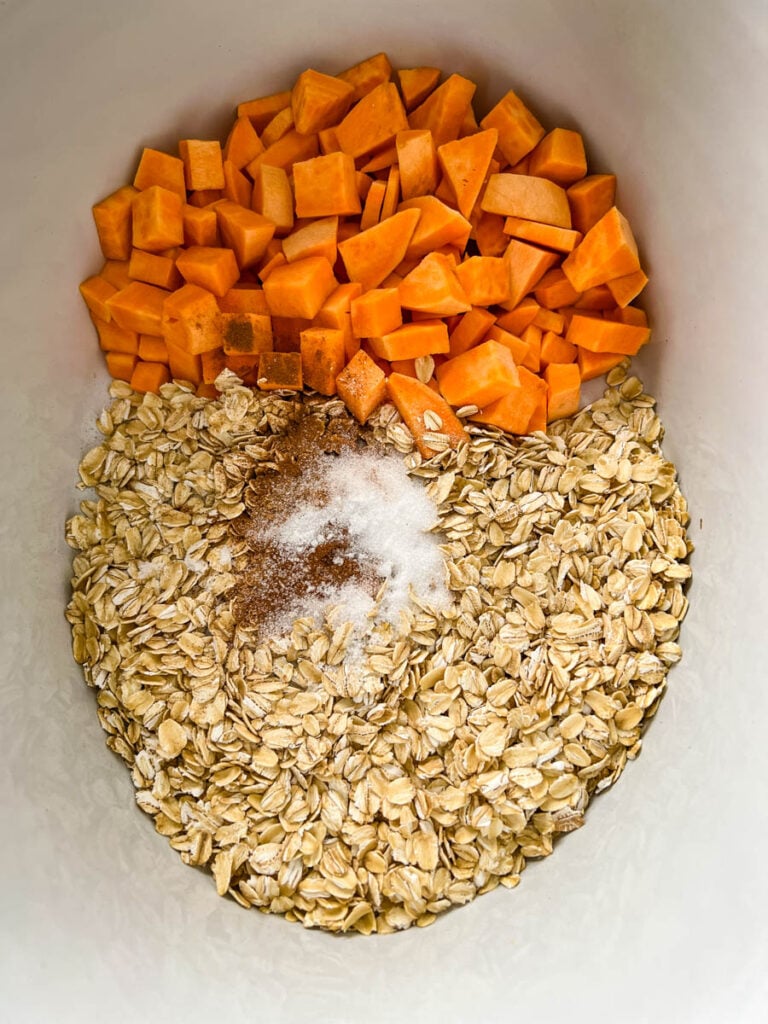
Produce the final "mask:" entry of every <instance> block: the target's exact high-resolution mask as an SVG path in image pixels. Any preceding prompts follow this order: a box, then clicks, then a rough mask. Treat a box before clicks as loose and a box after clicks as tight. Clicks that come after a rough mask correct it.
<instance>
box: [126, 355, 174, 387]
mask: <svg viewBox="0 0 768 1024" xmlns="http://www.w3.org/2000/svg"><path fill="white" fill-rule="evenodd" d="M170 379H171V374H170V372H169V370H168V367H167V366H166V365H165V363H144V362H141V360H139V362H137V363H136V365H135V367H134V370H133V373H132V374H131V379H130V385H131V387H132V388H133V390H134V391H139V392H144V393H145V392H147V391H153V392H154V393H155V394H157V393H158V392H159V391H160V388H161V387H162V386H163V384H168V383H169V381H170Z"/></svg>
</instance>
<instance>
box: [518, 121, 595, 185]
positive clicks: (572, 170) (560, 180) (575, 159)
mask: <svg viewBox="0 0 768 1024" xmlns="http://www.w3.org/2000/svg"><path fill="white" fill-rule="evenodd" d="M529 159H530V163H529V165H528V168H529V169H528V173H529V174H533V175H537V176H538V177H541V178H549V179H550V181H554V182H556V183H557V184H558V185H562V186H564V187H567V186H568V185H573V183H574V182H576V181H579V180H580V179H581V178H583V177H584V175H585V174H586V173H587V156H586V153H585V152H584V140H583V139H582V137H581V135H580V134H579V132H574V131H570V130H569V129H568V128H553V129H552V131H551V132H549V133H548V134H547V135H545V136H544V138H543V139H542V140H541V142H540V143H539V144H538V145H537V146H536V148H535V149H534V150H533V152H532V153H531V155H530V158H529Z"/></svg>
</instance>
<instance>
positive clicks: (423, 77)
mask: <svg viewBox="0 0 768 1024" xmlns="http://www.w3.org/2000/svg"><path fill="white" fill-rule="evenodd" d="M397 78H398V81H399V82H400V93H401V95H402V97H403V103H404V104H405V109H406V110H413V109H414V107H418V106H419V104H420V103H423V102H424V100H425V99H426V98H427V96H429V94H430V93H431V92H433V91H434V90H435V89H436V88H437V83H438V82H439V81H440V68H432V67H426V66H424V67H418V68H400V70H399V71H398V72H397Z"/></svg>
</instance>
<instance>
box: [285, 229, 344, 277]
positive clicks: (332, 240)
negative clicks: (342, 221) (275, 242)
mask: <svg viewBox="0 0 768 1024" xmlns="http://www.w3.org/2000/svg"><path fill="white" fill-rule="evenodd" d="M338 233H339V218H338V217H323V218H321V219H320V220H311V221H309V223H308V224H304V225H303V227H300V228H296V229H295V230H294V231H292V232H291V234H290V235H286V236H285V238H284V239H283V252H284V253H285V258H286V259H287V260H288V262H289V263H295V262H296V260H302V259H306V258H307V257H309V256H322V257H323V258H324V259H326V260H328V262H329V263H330V264H331V266H333V264H334V263H335V262H336V248H337V238H338Z"/></svg>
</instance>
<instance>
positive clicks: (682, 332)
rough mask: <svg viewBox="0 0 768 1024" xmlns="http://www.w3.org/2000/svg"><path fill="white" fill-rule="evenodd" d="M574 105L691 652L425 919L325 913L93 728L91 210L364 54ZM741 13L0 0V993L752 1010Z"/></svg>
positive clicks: (747, 98) (761, 61)
mask: <svg viewBox="0 0 768 1024" xmlns="http://www.w3.org/2000/svg"><path fill="white" fill-rule="evenodd" d="M380 49H386V50H388V51H389V53H390V55H391V57H392V59H393V62H394V63H395V64H400V65H401V66H412V65H414V64H420V63H424V64H438V65H441V66H442V67H444V68H445V69H447V70H448V71H453V70H456V71H459V72H463V73H465V74H468V75H469V76H470V77H473V78H475V79H476V80H477V81H478V82H479V90H478V96H479V100H480V105H481V106H487V105H488V104H489V103H491V102H494V101H495V100H496V99H497V98H498V97H499V96H500V95H501V94H502V93H503V92H505V91H506V90H507V89H508V88H510V87H512V86H514V87H515V88H516V89H519V91H520V92H521V93H522V94H523V96H524V97H525V98H526V99H527V100H528V102H529V103H530V104H531V105H532V107H533V109H534V110H535V111H537V113H539V115H540V116H541V117H542V119H543V120H545V122H547V123H549V124H550V125H554V124H557V123H559V124H563V125H565V126H570V127H577V128H580V129H582V130H583V131H584V132H585V133H586V136H587V140H588V151H589V155H590V158H591V162H592V166H593V167H594V168H596V169H601V170H608V169H611V170H614V171H616V172H617V173H618V175H619V183H620V184H619V189H620V191H619V198H620V205H621V206H622V208H623V210H624V212H625V213H626V214H627V215H628V216H629V217H630V220H631V222H632V224H633V225H634V226H635V228H636V232H637V235H638V237H639V241H640V244H641V247H642V251H643V254H644V257H645V262H646V264H647V267H648V269H649V271H650V273H651V276H652V279H653V284H652V288H651V289H649V294H648V306H649V309H650V312H651V314H652V316H653V319H654V323H655V327H656V330H655V336H654V341H653V343H652V345H651V346H650V347H649V348H648V350H647V351H646V353H645V354H644V356H643V358H642V360H641V361H640V367H641V370H642V372H643V374H644V376H645V379H646V382H647V383H648V385H649V386H650V387H651V388H652V389H654V390H655V393H656V394H657V395H658V396H659V399H660V409H661V413H662V416H663V418H664V420H665V422H666V424H667V427H668V435H667V442H666V450H667V452H668V453H669V455H670V456H672V457H673V458H674V459H675V460H676V461H677V462H678V464H679V466H680V472H681V477H682V482H683V486H684V489H685V492H686V494H687V496H688V498H689V501H690V505H691V510H692V515H693V520H692V527H691V529H692V537H693V540H694V541H695V544H696V548H697V550H696V554H695V557H694V569H695V581H694V586H693V589H692V590H691V593H690V598H691V612H690V615H689V617H688V620H687V622H686V626H685V629H684V633H683V644H684V648H685V657H684V661H683V663H682V664H681V665H680V666H679V667H678V668H676V669H675V670H674V671H673V672H672V675H671V679H670V690H669V694H668V696H667V697H666V699H665V701H664V703H663V705H662V708H661V712H660V714H659V716H658V718H657V720H656V722H655V723H654V725H653V727H652V728H651V729H650V731H649V734H648V736H647V739H646V745H645V750H644V753H643V755H642V757H641V758H640V760H639V761H638V762H637V763H635V764H634V765H631V766H630V768H629V769H628V771H627V772H626V774H625V775H624V777H623V778H622V780H621V782H620V783H619V785H618V787H617V788H616V789H615V790H614V791H613V792H610V793H608V794H606V795H604V796H602V797H601V798H600V799H599V800H597V801H596V803H595V804H594V806H593V807H592V808H591V809H590V812H589V815H588V820H587V824H586V827H585V828H584V829H583V830H581V831H580V832H577V833H574V834H573V835H570V836H568V837H566V838H565V839H564V841H563V842H562V843H561V844H560V845H559V846H558V847H557V849H556V852H555V855H554V856H553V857H551V858H550V859H549V860H547V861H544V862H542V863H541V864H536V865H533V866H532V867H531V868H530V869H529V870H528V871H527V872H526V873H525V875H524V876H523V881H522V884H521V886H520V887H519V889H517V890H516V891H514V892H506V891H502V890H499V891H497V892H495V893H493V894H491V895H489V896H485V897H483V898H481V899H480V900H478V901H476V902H475V903H474V904H472V905H471V906H469V907H467V908H464V909H462V910H459V911H457V912H454V913H452V914H450V915H448V916H447V917H445V918H443V919H440V920H438V922H437V924H435V925H434V926H433V927H432V928H430V929H427V930H425V931H418V930H412V931H410V932H408V933H406V934H403V935H399V936H393V937H386V938H381V939H376V938H371V939H362V938H346V939H339V938H333V937H330V936H328V935H324V934H318V933H314V932H305V931H304V930H303V929H302V928H301V927H299V926H297V925H289V924H286V922H284V921H283V920H281V919H276V918H268V917H265V916H262V915H260V914H258V913H256V912H255V911H252V912H250V913H246V912H245V911H243V910H241V909H240V908H239V907H237V906H236V905H234V904H233V903H231V902H227V901H224V900H221V899H218V898H217V897H216V896H215V893H214V889H213V886H212V883H211V882H210V879H209V878H208V877H207V876H205V875H203V874H201V873H198V872H194V871H192V870H190V869H189V868H186V867H184V866H183V865H182V864H181V862H180V861H179V860H178V858H177V856H176V854H174V853H173V852H172V851H171V850H170V848H169V847H168V846H167V845H166V842H165V840H164V839H162V838H161V837H159V836H157V835H155V833H154V831H153V828H152V825H151V822H150V821H149V819H146V818H144V816H143V815H141V814H140V812H139V811H138V810H137V809H136V807H135V805H134V804H133V796H132V787H131V784H130V780H129V777H128V774H127V772H126V771H125V769H124V767H123V765H122V763H120V762H119V761H118V760H117V759H116V758H115V757H113V756H112V755H111V754H109V752H108V751H107V750H106V748H105V747H104V744H103V736H102V734H101V731H100V729H99V726H98V723H97V720H96V715H95V711H94V704H93V696H92V694H91V693H89V692H88V691H87V690H86V688H85V686H84V685H83V683H82V680H81V677H80V675H79V671H78V669H77V668H76V666H75V665H74V663H73V662H72V661H71V658H70V654H69V637H68V630H67V626H66V623H65V621H64V619H63V607H64V603H65V600H66V596H67V587H68V567H69V558H70V552H69V551H68V549H67V548H66V547H65V545H64V543H63V540H62V533H63V521H64V518H65V516H66V515H67V514H69V513H71V512H72V511H73V510H74V508H75V500H76V499H75V497H74V493H73V490H72V483H73V481H74V479H75V472H76V464H77V460H78V457H79V455H80V453H81V451H82V450H83V447H84V445H85V444H86V443H87V441H88V439H90V438H93V437H94V436H95V435H94V434H93V432H92V430H91V428H90V426H89V424H90V423H91V421H92V420H93V418H94V416H95V414H96V412H97V411H98V409H99V407H100V405H101V404H103V402H104V399H105V395H106V392H105V377H104V371H103V369H102V366H101V359H100V356H99V354H98V351H97V348H96V344H95V340H94V337H93V332H92V329H91V327H90V324H89V322H88V320H87V317H86V314H85V312H84V309H83V308H82V305H81V301H80V299H79V296H78V294H77V284H78V282H79V281H80V279H81V278H83V277H85V276H86V275H87V274H89V273H92V272H93V271H94V270H95V269H96V268H97V267H98V264H99V259H98V253H97V248H96V243H95V235H94V231H93V228H92V223H91V218H90V209H89V208H90V204H91V203H92V202H93V201H95V200H96V199H97V198H100V197H101V196H102V195H104V194H106V193H107V192H109V191H111V190H112V189H114V188H115V187H117V186H119V185H121V184H123V183H125V182H126V181H127V180H130V178H131V177H132V174H133V167H134V165H135V161H136V159H137V156H138V153H139V151H140V147H141V146H142V145H156V146H160V147H163V146H166V147H172V146H173V145H174V144H175V140H177V139H178V138H180V137H182V138H183V137H193V138H194V137H198V138H201V137H202V138H205V137H206V136H209V135H210V134H211V133H219V132H221V131H223V130H224V128H225V126H226V123H227V120H228V118H229V117H230V115H231V111H232V108H233V106H234V104H235V103H236V102H237V101H239V100H243V99H249V98H251V97H253V96H256V95H259V94H262V93H265V92H269V91H273V90H276V89H279V88H284V87H286V86H287V85H288V84H289V83H290V82H291V81H292V79H293V78H294V76H295V74H296V73H297V72H298V71H300V70H302V69H303V68H304V67H306V66H308V65H313V66H315V67H318V68H319V69H321V70H326V71H334V70H338V69H340V68H343V67H345V66H346V65H348V64H350V63H352V62H354V61H355V60H358V59H361V58H362V57H365V56H367V55H369V54H371V53H373V52H375V51H377V50H380ZM767 66H768V8H766V5H765V3H764V2H760V0H753V2H750V0H740V2H738V0H737V2H734V3H727V2H725V0H722V2H716V0H701V2H693V0H691V2H686V0H666V2H656V0H652V2H643V0H633V2H631V3H629V2H627V3H625V2H621V0H579V2H575V0H562V2H555V0H519V2H512V0H463V2H457V0H440V2H435V0H410V2H408V3H406V2H402V0H397V2H392V3H387V2H386V0H380V2H378V3H375V4H374V3H364V2H362V0H360V2H357V3H350V2H347V0H325V2H323V3H319V2H309V0H276V2H275V3H272V4H265V3H263V2H260V0H250V2H238V0H213V2H212V0H206V2H192V0H190V2H181V0H162V2H157V0H156V2H149V0H120V2H113V0H109V2H101V3H97V2H90V3H89V2H83V0H67V2H63V0H0V203H1V204H2V220H1V221H0V224H1V228H0V347H1V351H2V363H0V387H1V388H2V402H0V415H2V420H3V422H2V425H1V427H2V429H0V439H1V440H0V445H1V446H2V449H1V450H2V460H3V461H2V479H3V482H4V494H5V501H4V503H3V505H4V508H3V522H2V544H1V545H0V549H1V551H2V566H1V568H2V572H1V573H0V585H1V586H2V590H1V595H2V597H1V600H2V610H1V614H0V622H2V625H3V632H4V637H3V639H4V644H3V658H2V662H3V664H2V675H3V681H2V690H0V696H1V697H2V703H1V704H0V730H2V738H1V741H0V772H1V773H2V774H0V783H1V785H0V803H1V810H2V818H1V820H2V840H1V841H0V880H1V884H2V895H1V896H0V1019H3V1020H7V1021H9V1022H10V1021H13V1022H27V1021H30V1022H33V1021H34V1022H48V1021H55V1022H57V1024H65V1022H70V1021H73V1022H74V1021H78V1022H88V1021H103V1020H107V1019H108V1020H110V1021H111V1022H115V1024H123V1022H125V1024H133V1022H138V1021H141V1022H154V1021H161V1020H162V1021H171V1022H175V1021H181V1020H184V1021H189V1022H196V1021H209V1020H227V1021H239V1020H245V1019H251V1018H253V1019H259V1020H263V1021H269V1022H293V1021H299V1020H302V1021H303V1020H310V1021H319V1022H326V1021H328V1022H330V1021H334V1022H347V1021H357V1020H360V1019H365V1020H368V1021H373V1022H388V1021H411V1020H418V1021H420V1022H433V1021H435V1022H437V1021H441V1022H460V1021H469V1020H482V1021H491V1022H496V1021H510V1020H513V1019H515V1020H516V1019H519V1020H526V1021H534V1022H549V1021H560V1020H568V1021H569V1022H573V1024H579V1022H582V1021H590V1022H596V1021H597V1022H602V1021H620V1022H630V1024H635V1022H644V1021H653V1022H658V1024H666V1022H710V1021H711V1022H719V1021H729V1022H732V1021H733V1022H741V1021H744V1022H752V1021H762V1020H765V1019H766V1014H767V1013H768V1011H767V1010H766V1005H767V1004H766V1000H767V999H768V984H767V983H766V977H765V966H766V962H767V961H768V926H767V925H766V920H768V886H767V883H766V877H767V872H766V869H765V858H766V840H768V822H767V817H766V807H767V801H766V782H767V779H768V757H767V756H766V749H768V744H766V739H765V737H766V730H767V729H768V701H766V687H768V672H766V631H767V624H768V619H767V617H766V607H767V606H768V602H767V601H766V597H767V594H766V589H767V588H766V568H767V566H766V562H767V559H766V550H765V527H764V519H765V511H764V510H765V505H766V497H768V489H767V486H766V476H767V474H766V469H765V459H766V450H767V449H766V440H767V438H766V409H765V406H766V403H765V399H764V393H765V388H766V381H767V380H768V359H767V357H766V350H767V347H768V339H767V338H766V322H767V319H768V317H767V315H766V310H767V309H768V305H767V303H766V287H765V284H766V270H767V269H768V265H767V263H766V256H765V232H766V227H767V226H768V225H767V223H766V220H767V218H766V209H767V207H768V203H767V201H766V194H767V193H768V173H767V171H768V147H767V142H766V140H767V138H768V133H767V132H766V128H767V127H768V125H767V124H766V112H765V111H766V97H767V96H768V76H767V75H766V67H767Z"/></svg>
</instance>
